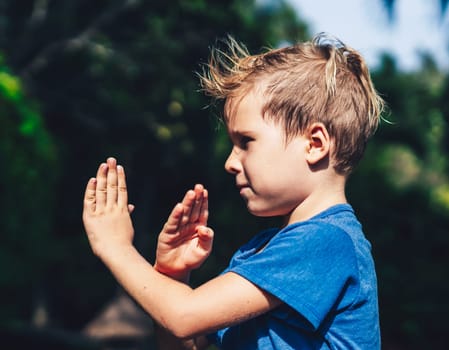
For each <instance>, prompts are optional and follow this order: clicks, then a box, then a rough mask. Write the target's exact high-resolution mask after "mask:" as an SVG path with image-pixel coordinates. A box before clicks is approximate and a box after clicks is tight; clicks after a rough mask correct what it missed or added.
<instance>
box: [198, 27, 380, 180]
mask: <svg viewBox="0 0 449 350" xmlns="http://www.w3.org/2000/svg"><path fill="white" fill-rule="evenodd" d="M227 46H228V50H227V51H226V52H224V51H221V50H218V49H215V50H213V51H212V54H211V58H210V61H209V65H208V69H207V71H206V72H205V73H204V74H203V75H202V76H201V83H202V86H203V89H204V90H205V92H206V93H207V94H208V95H211V96H213V97H214V98H216V99H222V100H224V101H225V111H224V112H225V113H224V118H225V121H228V118H230V116H231V115H232V113H233V108H235V106H236V103H238V101H239V100H240V99H241V98H243V97H244V96H245V95H246V94H247V93H248V92H249V91H251V90H253V89H255V88H257V89H258V90H260V89H261V92H262V94H263V96H264V98H265V103H264V106H263V108H262V113H263V116H264V118H269V119H271V120H273V121H275V122H276V123H280V125H281V126H282V127H283V128H284V130H285V136H286V140H287V141H288V140H289V139H290V138H291V137H293V136H295V135H301V134H302V133H304V132H305V131H306V129H307V127H308V126H310V125H311V124H312V123H322V124H324V126H325V127H326V129H327V131H328V133H329V135H330V137H331V139H332V143H333V151H332V153H331V159H332V164H333V166H334V168H335V170H336V171H337V172H338V173H340V174H343V175H348V174H349V173H350V172H351V171H352V170H353V168H354V166H355V165H356V164H357V163H358V161H359V160H360V159H361V157H362V156H363V153H364V150H365V146H366V143H367V140H368V138H369V137H370V136H371V135H372V134H373V133H374V132H375V130H376V128H377V125H378V123H379V118H380V114H381V112H382V109H383V101H382V99H381V98H380V97H379V95H378V94H377V93H376V91H375V89H374V87H373V84H372V82H371V78H370V75H369V71H368V68H367V67H366V64H365V62H364V60H363V58H362V57H361V56H360V54H359V53H357V52H356V51H355V50H353V49H351V48H349V47H347V46H345V45H344V44H343V43H342V42H341V41H339V40H337V39H333V38H329V37H328V36H326V35H324V34H319V35H317V36H316V37H315V38H314V39H313V40H312V41H311V42H305V43H299V44H296V45H294V46H289V47H284V48H280V49H275V50H270V51H267V52H264V53H261V54H258V55H250V54H249V53H248V51H247V49H246V48H245V47H244V46H242V45H240V44H238V43H237V42H236V41H235V40H234V39H232V38H229V40H228V41H227Z"/></svg>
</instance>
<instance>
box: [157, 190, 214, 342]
mask: <svg viewBox="0 0 449 350" xmlns="http://www.w3.org/2000/svg"><path fill="white" fill-rule="evenodd" d="M208 215H209V211H208V193H207V190H205V189H204V188H203V186H202V185H196V186H195V187H194V189H193V190H189V191H187V193H186V194H185V196H184V198H183V200H182V202H181V203H178V204H177V205H176V206H175V207H174V208H173V210H172V212H171V214H170V216H169V217H168V220H167V222H166V223H165V225H164V227H163V229H162V231H161V233H160V234H159V237H158V245H157V251H156V263H155V265H154V268H155V269H156V270H158V271H159V272H162V273H163V274H165V275H166V276H169V277H171V278H173V279H175V280H178V281H180V282H184V283H188V282H189V277H190V271H191V270H193V269H195V268H198V267H199V266H200V265H201V264H202V263H203V262H204V261H205V260H206V258H207V257H208V256H209V254H210V252H211V250H212V241H213V232H212V230H211V229H210V228H207V227H206V225H207V219H208ZM155 332H156V339H157V345H158V349H161V350H162V349H163V350H178V349H179V350H185V349H195V350H199V349H205V348H206V347H207V346H208V345H209V341H208V339H207V338H206V337H205V336H197V337H194V338H192V339H188V340H182V339H179V338H176V337H175V336H174V335H173V334H172V333H170V332H169V331H167V330H166V329H164V328H162V327H161V326H159V325H158V324H157V323H155Z"/></svg>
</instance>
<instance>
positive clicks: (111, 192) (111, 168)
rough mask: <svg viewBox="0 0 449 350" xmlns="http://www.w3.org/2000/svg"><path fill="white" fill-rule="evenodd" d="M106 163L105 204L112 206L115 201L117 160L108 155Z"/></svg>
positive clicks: (116, 193) (116, 192) (116, 194)
mask: <svg viewBox="0 0 449 350" xmlns="http://www.w3.org/2000/svg"><path fill="white" fill-rule="evenodd" d="M107 164H108V176H107V180H106V181H107V188H106V206H107V207H112V206H113V205H115V204H116V203H117V196H118V191H117V187H118V185H117V161H116V160H115V159H114V158H112V157H110V158H108V160H107Z"/></svg>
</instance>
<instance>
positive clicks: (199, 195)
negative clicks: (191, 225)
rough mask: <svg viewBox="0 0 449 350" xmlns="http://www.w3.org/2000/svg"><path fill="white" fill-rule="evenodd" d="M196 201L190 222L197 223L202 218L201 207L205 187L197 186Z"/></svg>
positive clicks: (195, 189) (195, 190)
mask: <svg viewBox="0 0 449 350" xmlns="http://www.w3.org/2000/svg"><path fill="white" fill-rule="evenodd" d="M194 192H195V200H194V202H193V207H192V212H191V214H190V222H197V221H198V218H199V217H200V212H201V207H202V204H203V192H204V187H203V185H200V184H197V185H195V188H194Z"/></svg>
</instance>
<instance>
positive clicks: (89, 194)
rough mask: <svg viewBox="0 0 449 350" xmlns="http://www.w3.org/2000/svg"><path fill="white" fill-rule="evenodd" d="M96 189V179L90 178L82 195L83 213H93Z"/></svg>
mask: <svg viewBox="0 0 449 350" xmlns="http://www.w3.org/2000/svg"><path fill="white" fill-rule="evenodd" d="M96 187H97V179H96V178H94V177H93V178H91V179H89V181H88V182H87V186H86V192H85V193H84V212H85V213H93V212H94V211H95V190H96Z"/></svg>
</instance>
